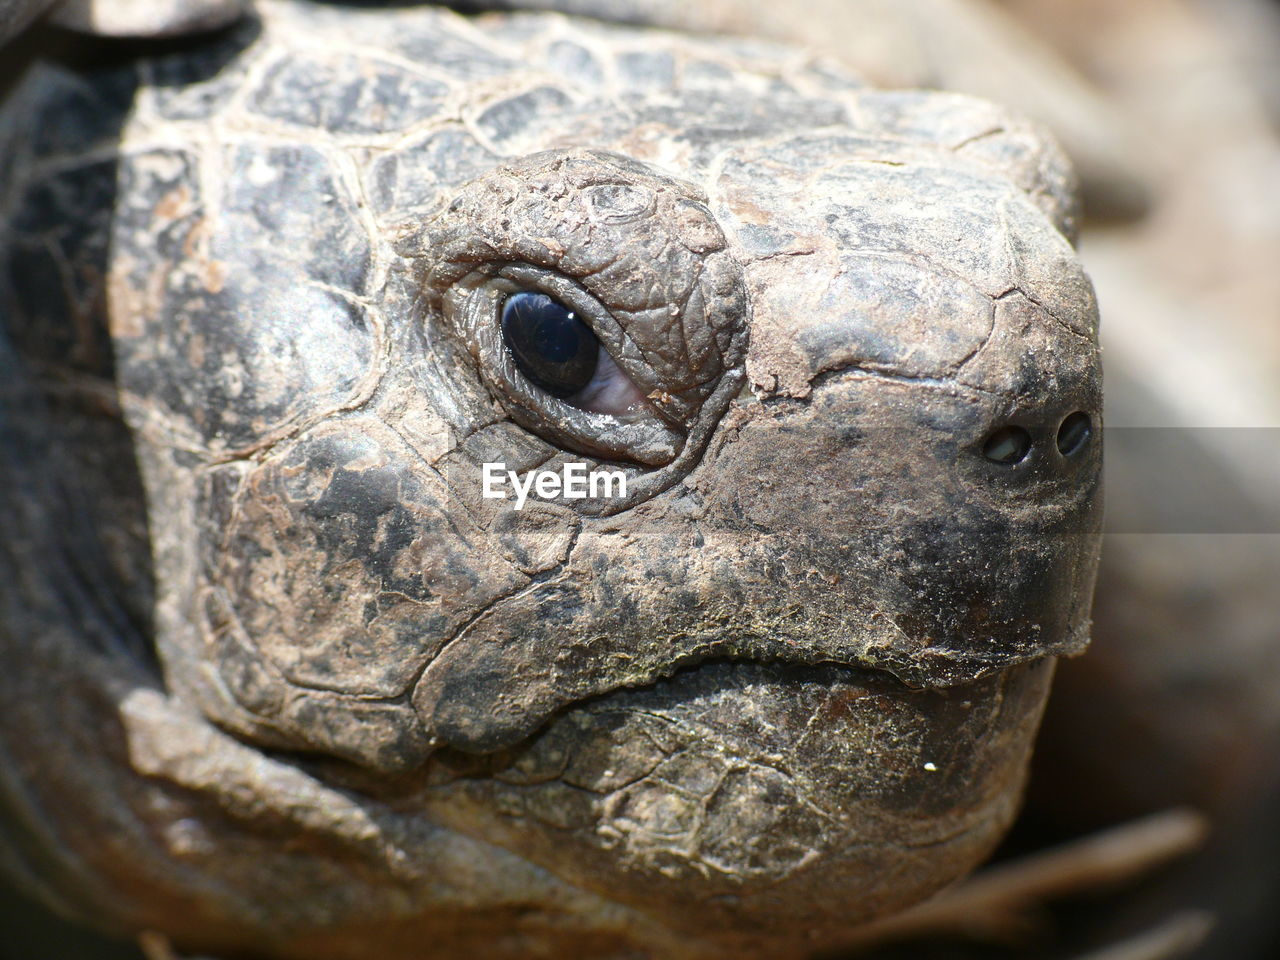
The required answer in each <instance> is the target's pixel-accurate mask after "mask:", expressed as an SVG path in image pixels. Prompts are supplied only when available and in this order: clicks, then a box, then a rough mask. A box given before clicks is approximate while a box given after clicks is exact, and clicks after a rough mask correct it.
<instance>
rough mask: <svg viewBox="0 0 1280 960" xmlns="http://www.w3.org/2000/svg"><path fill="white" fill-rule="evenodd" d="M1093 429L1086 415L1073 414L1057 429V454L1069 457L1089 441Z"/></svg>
mask: <svg viewBox="0 0 1280 960" xmlns="http://www.w3.org/2000/svg"><path fill="white" fill-rule="evenodd" d="M1092 432H1093V427H1092V425H1091V424H1090V423H1089V415H1088V414H1087V413H1073V414H1071V416H1069V417H1067V419H1065V420H1063V421H1062V426H1060V427H1059V428H1058V452H1059V453H1061V454H1062V455H1063V456H1064V457H1069V456H1071V454H1073V453H1075V452H1076V451H1077V450H1079V449H1080V448H1081V447H1083V446H1084V445H1085V443H1086V442H1088V440H1089V434H1090V433H1092Z"/></svg>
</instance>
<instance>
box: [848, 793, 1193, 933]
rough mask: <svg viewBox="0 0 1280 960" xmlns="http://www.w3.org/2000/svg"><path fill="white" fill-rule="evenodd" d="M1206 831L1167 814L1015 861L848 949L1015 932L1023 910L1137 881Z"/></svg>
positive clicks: (1176, 813)
mask: <svg viewBox="0 0 1280 960" xmlns="http://www.w3.org/2000/svg"><path fill="white" fill-rule="evenodd" d="M1207 833H1208V821H1207V820H1206V819H1205V818H1204V817H1203V816H1201V815H1200V814H1199V813H1196V812H1195V811H1194V810H1188V809H1173V810H1166V811H1163V812H1161V813H1156V814H1152V815H1151V816H1148V817H1144V818H1142V819H1140V820H1135V821H1133V822H1131V823H1127V824H1123V825H1121V826H1119V827H1112V828H1111V829H1109V830H1104V831H1101V832H1099V833H1095V834H1092V835H1090V836H1087V837H1084V838H1082V839H1080V840H1073V841H1071V842H1070V843H1066V844H1063V845H1062V846H1060V847H1056V848H1054V849H1051V850H1046V851H1044V852H1041V853H1035V854H1032V855H1031V856H1028V857H1025V858H1023V859H1021V860H1016V861H1013V862H1011V863H1007V864H1001V865H1000V866H995V867H990V868H988V869H987V870H984V871H983V872H981V873H979V874H977V875H976V876H974V877H973V878H971V879H969V880H967V881H965V882H963V883H961V884H959V885H957V886H955V887H951V888H950V889H948V890H944V891H943V892H942V893H940V894H939V895H938V896H936V897H934V898H933V899H932V900H926V901H925V902H924V903H922V904H919V905H918V906H915V907H912V908H911V909H909V910H905V911H903V912H902V913H899V914H896V915H894V916H892V917H886V918H885V919H883V920H878V921H876V922H874V923H871V924H868V925H867V926H866V927H863V928H862V929H861V930H860V931H858V933H857V934H856V935H855V937H854V939H853V940H852V942H851V943H849V944H848V946H865V945H869V944H878V943H883V942H886V941H891V940H902V939H905V938H908V937H918V936H922V935H927V934H938V933H963V934H968V935H970V936H982V935H988V936H989V935H991V934H992V933H993V932H994V931H997V930H1008V929H1011V928H1015V929H1016V928H1017V927H1019V926H1023V925H1024V924H1022V923H1021V922H1020V917H1019V915H1020V914H1021V913H1022V911H1024V910H1026V909H1027V908H1028V907H1032V906H1035V905H1038V904H1041V903H1044V902H1045V901H1048V900H1053V899H1055V898H1057V897H1061V896H1064V895H1067V894H1071V893H1077V892H1081V891H1084V890H1090V889H1094V888H1096V887H1102V886H1110V885H1113V884H1117V883H1121V882H1123V881H1126V880H1129V879H1132V878H1134V877H1137V876H1138V875H1140V874H1143V873H1146V872H1147V871H1149V870H1151V869H1154V868H1155V867H1157V866H1160V865H1161V864H1164V863H1166V862H1168V861H1169V860H1173V859H1175V858H1177V857H1180V856H1183V855H1184V854H1187V853H1190V852H1191V851H1192V850H1195V849H1196V848H1197V847H1199V846H1200V845H1201V844H1202V843H1203V841H1204V838H1205V835H1206V834H1207Z"/></svg>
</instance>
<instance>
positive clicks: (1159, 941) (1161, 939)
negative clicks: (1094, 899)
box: [1076, 910, 1213, 960]
mask: <svg viewBox="0 0 1280 960" xmlns="http://www.w3.org/2000/svg"><path fill="white" fill-rule="evenodd" d="M1212 929H1213V915H1212V914H1210V913H1208V912H1207V911H1204V910H1185V911H1183V912H1181V913H1177V914H1174V915H1173V916H1172V917H1170V918H1169V919H1168V920H1166V921H1165V922H1164V923H1162V924H1160V925H1159V926H1158V927H1156V928H1154V929H1152V930H1148V931H1147V932H1146V933H1142V934H1139V935H1138V936H1136V937H1132V938H1130V939H1128V940H1124V941H1122V942H1120V943H1117V944H1115V945H1113V946H1110V947H1106V948H1104V949H1102V950H1098V951H1096V952H1094V953H1090V954H1088V955H1087V956H1083V957H1077V958H1076V960H1177V958H1178V957H1185V956H1188V955H1189V954H1190V953H1191V951H1193V950H1195V949H1196V947H1198V946H1200V944H1202V943H1204V939H1205V937H1207V936H1208V935H1209V931H1210V930H1212Z"/></svg>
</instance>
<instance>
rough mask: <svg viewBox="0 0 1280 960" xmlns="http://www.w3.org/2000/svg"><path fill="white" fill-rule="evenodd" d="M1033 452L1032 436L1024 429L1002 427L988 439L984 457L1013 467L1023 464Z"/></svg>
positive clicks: (983, 450)
mask: <svg viewBox="0 0 1280 960" xmlns="http://www.w3.org/2000/svg"><path fill="white" fill-rule="evenodd" d="M1030 452H1031V434H1029V433H1027V431H1026V430H1024V429H1022V427H1001V428H1000V429H999V430H996V431H994V432H993V433H992V434H991V436H989V437H987V441H986V443H984V444H983V445H982V455H983V456H984V457H986V458H987V459H988V460H990V461H992V462H993V463H1003V464H1008V465H1010V466H1012V465H1013V464H1015V463H1021V462H1022V461H1023V460H1025V459H1026V456H1027V454H1028V453H1030Z"/></svg>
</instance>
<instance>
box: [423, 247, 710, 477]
mask: <svg viewBox="0 0 1280 960" xmlns="http://www.w3.org/2000/svg"><path fill="white" fill-rule="evenodd" d="M520 290H531V291H536V292H541V293H545V294H547V295H548V296H550V297H552V298H554V299H556V300H559V301H560V302H561V303H562V304H563V305H564V306H566V307H568V308H570V309H572V310H573V311H574V312H575V313H577V314H578V316H579V318H580V319H582V320H583V321H584V322H586V323H587V324H588V325H589V326H590V327H591V328H592V330H593V331H594V332H595V333H596V335H597V337H598V338H599V339H600V343H601V346H602V347H603V348H605V351H606V352H607V353H608V354H609V362H610V363H611V364H614V365H616V366H617V367H618V368H619V370H620V372H621V373H623V374H626V375H628V378H629V379H631V380H632V381H633V384H634V386H635V387H636V392H637V393H638V394H640V398H641V399H642V400H643V397H644V390H645V387H646V384H645V383H644V382H643V381H641V382H638V383H637V382H635V381H636V380H637V378H636V377H634V376H631V371H630V369H629V367H632V366H634V365H635V363H640V364H643V360H642V359H640V353H639V351H638V350H636V349H635V347H634V344H631V342H630V338H628V337H626V335H625V332H624V331H622V330H621V329H620V327H619V326H618V323H617V321H616V320H614V319H613V317H612V316H611V315H609V314H608V313H607V311H605V310H604V308H603V307H601V306H600V304H599V303H597V302H596V301H595V299H594V298H592V297H591V296H590V295H589V294H587V293H586V292H585V291H583V290H582V289H581V288H580V287H578V285H577V284H576V283H575V282H574V281H572V280H570V279H568V278H566V277H564V276H563V275H562V274H558V273H556V272H554V271H550V270H547V269H545V268H540V267H534V266H530V265H528V264H510V263H505V264H492V263H490V264H479V265H477V267H476V268H475V269H474V270H472V272H471V273H470V274H467V275H466V276H464V277H460V278H458V279H457V280H455V281H454V282H453V283H452V285H451V286H450V287H449V288H448V290H447V291H444V292H443V297H442V300H441V307H442V310H443V313H444V314H445V317H446V318H447V319H448V321H449V322H450V323H451V324H452V326H453V327H454V329H455V330H456V331H457V333H458V334H459V335H460V336H461V338H462V340H463V342H464V344H465V345H466V347H467V349H468V351H469V352H470V353H471V355H472V357H473V358H474V359H475V361H476V365H477V367H478V369H479V372H480V375H481V377H482V379H484V380H485V381H486V382H487V383H488V384H489V386H490V390H491V392H492V393H493V395H494V396H495V397H497V399H498V400H499V402H500V403H501V404H502V405H503V406H504V407H506V408H507V411H508V412H509V413H510V414H511V416H512V418H513V419H515V420H516V421H517V422H518V423H520V424H521V425H522V426H524V427H526V428H528V429H530V430H533V431H535V432H537V433H540V434H542V435H543V436H545V437H547V438H548V439H550V440H552V441H553V442H555V443H557V444H559V445H560V446H563V447H566V448H568V449H571V450H575V451H577V452H579V453H585V454H588V455H591V456H596V457H599V458H601V459H605V460H615V461H633V462H636V463H639V464H643V465H645V466H648V467H662V466H665V465H667V464H670V463H672V461H674V460H675V459H676V458H677V457H678V456H679V455H680V452H681V450H682V449H684V447H685V440H686V433H685V430H684V429H681V427H680V426H679V425H678V424H674V423H671V422H670V420H669V419H667V418H665V417H661V416H659V415H657V414H656V411H655V410H654V407H653V405H652V404H647V403H646V404H645V406H644V407H643V408H630V409H628V410H626V411H623V412H621V413H620V414H619V413H614V412H612V411H608V412H599V411H595V410H588V409H584V408H582V407H579V406H574V405H572V404H570V403H567V402H566V401H564V400H559V399H557V398H556V397H554V396H552V395H551V394H549V393H547V392H545V391H543V390H542V389H540V388H539V387H536V386H534V384H533V383H532V382H530V381H529V380H528V379H527V378H526V377H525V375H524V374H523V373H522V372H521V371H520V370H519V368H518V367H517V365H516V362H515V359H514V357H512V356H511V354H510V352H509V350H508V349H507V345H506V343H505V342H504V340H503V336H502V324H501V312H502V306H503V304H504V303H505V301H506V299H507V297H508V296H510V295H511V294H512V293H514V292H518V291H520ZM611 341H612V342H611ZM628 347H630V348H631V350H632V351H633V356H634V357H635V358H636V360H635V362H634V363H628V362H627V361H626V359H625V356H624V357H622V358H620V354H622V353H623V351H625V350H626V349H627V348H628ZM620 359H621V362H619V361H620ZM650 377H652V373H650ZM650 389H655V388H652V387H651V388H650Z"/></svg>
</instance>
